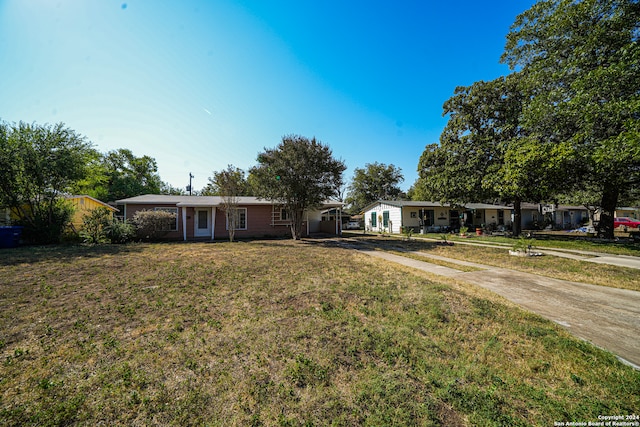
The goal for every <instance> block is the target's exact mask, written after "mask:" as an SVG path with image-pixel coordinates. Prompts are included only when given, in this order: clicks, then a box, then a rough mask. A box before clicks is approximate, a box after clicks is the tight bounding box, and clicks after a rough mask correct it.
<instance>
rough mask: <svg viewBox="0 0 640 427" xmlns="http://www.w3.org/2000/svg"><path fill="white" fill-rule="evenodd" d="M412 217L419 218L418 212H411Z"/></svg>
mask: <svg viewBox="0 0 640 427" xmlns="http://www.w3.org/2000/svg"><path fill="white" fill-rule="evenodd" d="M410 216H411V218H418V212H410Z"/></svg>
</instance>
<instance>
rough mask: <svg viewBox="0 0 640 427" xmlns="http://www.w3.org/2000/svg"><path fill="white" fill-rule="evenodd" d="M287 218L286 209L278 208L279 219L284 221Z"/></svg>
mask: <svg viewBox="0 0 640 427" xmlns="http://www.w3.org/2000/svg"><path fill="white" fill-rule="evenodd" d="M288 219H289V216H288V215H287V210H286V209H285V208H282V209H280V220H281V221H286V220H288Z"/></svg>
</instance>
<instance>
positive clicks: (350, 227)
mask: <svg viewBox="0 0 640 427" xmlns="http://www.w3.org/2000/svg"><path fill="white" fill-rule="evenodd" d="M345 229H347V230H359V229H360V223H359V222H358V221H349V222H348V223H347V225H346V227H345Z"/></svg>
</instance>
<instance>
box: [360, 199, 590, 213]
mask: <svg viewBox="0 0 640 427" xmlns="http://www.w3.org/2000/svg"><path fill="white" fill-rule="evenodd" d="M382 203H384V204H386V205H390V206H396V207H398V208H402V207H412V208H438V207H444V208H449V207H451V205H450V204H449V203H439V202H427V201H414V200H378V201H376V202H374V203H371V204H369V205H368V206H366V207H365V208H364V209H363V212H364V211H367V210H369V209H371V208H372V207H373V206H376V205H378V204H382ZM539 207H540V204H538V203H522V204H521V209H527V210H538V208H539ZM462 208H465V209H510V210H511V209H513V205H492V204H490V203H465V204H464V205H463V206H462ZM556 210H584V211H586V210H587V208H586V207H584V206H568V205H558V207H557V208H556Z"/></svg>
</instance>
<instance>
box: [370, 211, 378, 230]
mask: <svg viewBox="0 0 640 427" xmlns="http://www.w3.org/2000/svg"><path fill="white" fill-rule="evenodd" d="M377 226H378V219H377V218H376V213H375V212H371V227H377Z"/></svg>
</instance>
